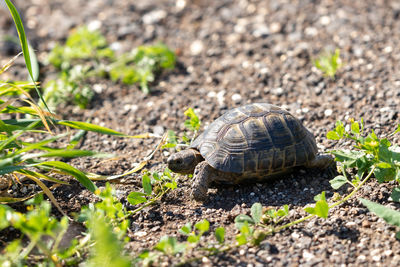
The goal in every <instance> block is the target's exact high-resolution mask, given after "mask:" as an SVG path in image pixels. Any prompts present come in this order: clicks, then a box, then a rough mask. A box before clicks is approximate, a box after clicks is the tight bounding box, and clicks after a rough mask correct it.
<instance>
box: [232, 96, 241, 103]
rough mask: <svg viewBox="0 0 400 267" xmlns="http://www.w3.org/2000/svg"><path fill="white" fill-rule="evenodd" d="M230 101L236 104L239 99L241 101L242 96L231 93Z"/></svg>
mask: <svg viewBox="0 0 400 267" xmlns="http://www.w3.org/2000/svg"><path fill="white" fill-rule="evenodd" d="M232 101H233V102H235V103H236V104H238V103H240V101H242V96H241V95H239V94H233V95H232Z"/></svg>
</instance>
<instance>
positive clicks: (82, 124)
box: [57, 120, 128, 137]
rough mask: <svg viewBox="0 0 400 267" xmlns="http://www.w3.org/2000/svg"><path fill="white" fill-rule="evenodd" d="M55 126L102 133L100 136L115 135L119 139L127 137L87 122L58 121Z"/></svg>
mask: <svg viewBox="0 0 400 267" xmlns="http://www.w3.org/2000/svg"><path fill="white" fill-rule="evenodd" d="M57 124H61V125H65V126H68V127H71V128H75V129H80V130H85V131H92V132H97V133H102V134H109V135H116V136H121V137H128V136H127V135H125V134H123V133H120V132H117V131H114V130H111V129H109V128H106V127H102V126H98V125H95V124H91V123H88V122H81V121H66V120H64V121H58V122H57Z"/></svg>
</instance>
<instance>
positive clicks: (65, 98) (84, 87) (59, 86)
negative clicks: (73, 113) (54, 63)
mask: <svg viewBox="0 0 400 267" xmlns="http://www.w3.org/2000/svg"><path fill="white" fill-rule="evenodd" d="M91 75H92V74H91V73H90V67H89V66H82V65H75V66H73V67H72V68H71V69H69V70H68V71H62V72H61V73H60V76H59V78H58V79H56V80H51V81H49V82H48V83H47V84H46V87H45V89H44V92H43V94H44V99H45V101H46V102H47V104H48V105H49V107H50V108H52V109H56V107H57V106H58V105H60V104H61V103H65V104H75V105H77V106H79V107H80V108H82V109H84V108H86V107H87V105H88V104H89V103H90V101H91V100H92V98H93V96H94V91H93V90H92V89H91V88H90V86H89V84H87V82H86V80H87V79H88V78H89V77H90V76H91Z"/></svg>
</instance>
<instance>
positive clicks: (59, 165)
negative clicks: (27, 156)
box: [37, 161, 97, 193]
mask: <svg viewBox="0 0 400 267" xmlns="http://www.w3.org/2000/svg"><path fill="white" fill-rule="evenodd" d="M37 165H38V166H46V167H51V168H53V167H54V168H56V169H58V170H59V171H61V172H64V173H67V174H70V175H72V176H73V177H75V178H76V179H77V180H78V181H79V182H80V183H81V184H82V185H83V186H85V187H86V188H87V189H88V190H89V191H91V192H93V193H94V191H96V189H97V187H96V186H95V185H94V184H93V182H92V181H91V180H89V178H88V177H87V176H86V175H85V174H84V173H83V172H81V171H80V170H78V169H76V168H74V167H72V166H71V165H68V164H67V163H64V162H61V161H46V162H42V163H39V164H37Z"/></svg>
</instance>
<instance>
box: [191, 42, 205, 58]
mask: <svg viewBox="0 0 400 267" xmlns="http://www.w3.org/2000/svg"><path fill="white" fill-rule="evenodd" d="M203 49H204V45H203V42H202V41H200V40H196V41H194V42H193V43H192V44H191V45H190V53H191V54H192V55H193V56H197V55H200V54H201V52H202V51H203Z"/></svg>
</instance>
